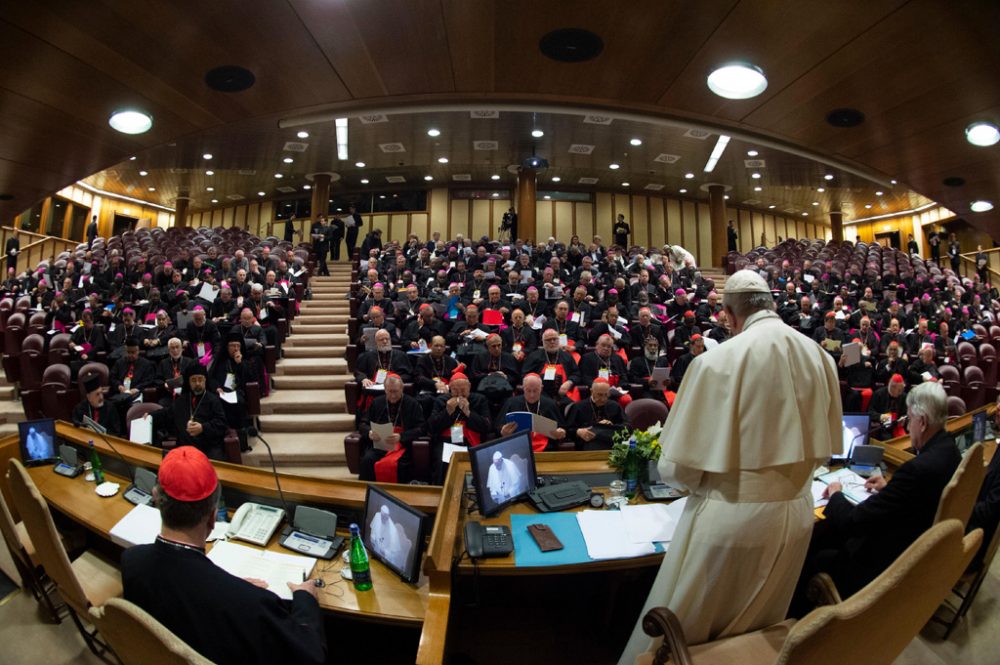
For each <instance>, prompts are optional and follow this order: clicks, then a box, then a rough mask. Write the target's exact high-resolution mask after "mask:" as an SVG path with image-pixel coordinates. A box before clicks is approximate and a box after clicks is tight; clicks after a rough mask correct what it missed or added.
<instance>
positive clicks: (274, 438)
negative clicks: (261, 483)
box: [243, 432, 356, 479]
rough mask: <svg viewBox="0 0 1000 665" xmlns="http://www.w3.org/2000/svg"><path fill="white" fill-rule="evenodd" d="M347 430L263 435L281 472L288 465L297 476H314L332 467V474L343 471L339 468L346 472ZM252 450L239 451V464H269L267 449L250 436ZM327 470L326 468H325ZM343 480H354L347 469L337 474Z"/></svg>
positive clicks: (285, 470) (321, 475)
mask: <svg viewBox="0 0 1000 665" xmlns="http://www.w3.org/2000/svg"><path fill="white" fill-rule="evenodd" d="M346 434H347V432H337V433H332V434H327V433H324V432H297V433H296V432H274V433H273V434H267V435H265V438H266V439H267V442H268V443H269V444H271V452H272V453H273V454H274V464H275V466H277V467H278V470H279V471H281V472H282V473H288V472H289V471H288V468H289V467H292V468H295V469H297V470H301V471H299V473H298V474H297V475H317V476H320V477H324V478H325V477H329V476H328V475H327V474H328V473H331V472H332V470H333V469H338V471H337V472H336V473H338V474H343V472H342V471H339V469H344V470H345V471H346V469H347V465H346V456H345V454H344V436H345V435H346ZM250 444H251V446H252V447H253V450H252V451H250V452H246V453H243V463H244V464H245V465H247V466H262V467H269V466H270V465H271V461H270V459H269V458H268V455H267V448H266V447H264V446H263V445H262V444H260V443H259V442H257V441H255V440H254V439H251V440H250ZM307 468H308V469H314V470H315V474H310V473H309V471H308V470H307ZM328 468H329V469H330V470H331V471H327V469H328ZM339 477H345V478H347V479H356V477H352V476H351V475H350V474H349V472H348V475H347V476H343V475H340V476H339Z"/></svg>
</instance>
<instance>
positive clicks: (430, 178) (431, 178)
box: [424, 175, 434, 182]
mask: <svg viewBox="0 0 1000 665" xmlns="http://www.w3.org/2000/svg"><path fill="white" fill-rule="evenodd" d="M433 179H434V176H432V175H425V176H424V180H427V181H428V182H430V181H431V180H433Z"/></svg>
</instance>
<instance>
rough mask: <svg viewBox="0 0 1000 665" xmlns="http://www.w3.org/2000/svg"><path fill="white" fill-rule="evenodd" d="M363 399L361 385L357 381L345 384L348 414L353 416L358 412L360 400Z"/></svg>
mask: <svg viewBox="0 0 1000 665" xmlns="http://www.w3.org/2000/svg"><path fill="white" fill-rule="evenodd" d="M360 399H361V384H359V383H358V382H357V381H348V382H347V383H345V384H344V401H345V402H346V403H347V412H348V413H349V414H351V415H352V416H353V415H355V414H356V413H357V412H358V400H360Z"/></svg>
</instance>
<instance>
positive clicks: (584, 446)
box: [566, 399, 625, 450]
mask: <svg viewBox="0 0 1000 665" xmlns="http://www.w3.org/2000/svg"><path fill="white" fill-rule="evenodd" d="M624 422H625V419H624V416H623V414H622V408H621V407H620V406H619V405H618V403H617V402H615V401H614V400H610V399H609V400H608V401H607V403H605V405H604V406H597V405H596V404H594V400H592V399H587V400H580V401H579V402H576V403H575V404H572V405H571V406H570V407H569V412H568V413H567V414H566V433H567V435H568V436H571V437H573V440H575V441H576V449H577V450H611V444H612V442H613V440H614V436H615V434H616V433H617V432H618V431H619V430H620V429H622V427H624ZM587 428H591V429H592V430H593V432H594V434H596V435H597V437H596V438H594V439H593V440H591V441H584V440H583V439H582V438H581V437H580V435H579V434H578V433H577V430H579V429H587Z"/></svg>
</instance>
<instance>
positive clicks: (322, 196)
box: [303, 173, 330, 234]
mask: <svg viewBox="0 0 1000 665" xmlns="http://www.w3.org/2000/svg"><path fill="white" fill-rule="evenodd" d="M312 194H313V195H312V206H311V207H310V208H309V210H310V211H311V212H312V218H313V219H314V220H315V219H317V218H318V217H319V216H320V215H325V214H326V211H327V210H329V208H330V174H329V173H315V174H313V188H312ZM307 230H308V229H307ZM305 232H306V231H303V234H304V233H305Z"/></svg>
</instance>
